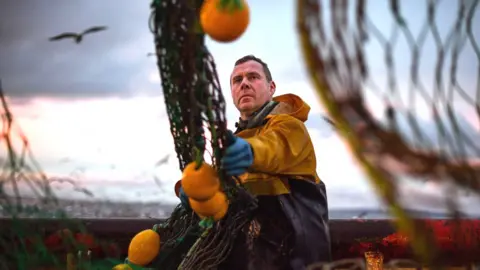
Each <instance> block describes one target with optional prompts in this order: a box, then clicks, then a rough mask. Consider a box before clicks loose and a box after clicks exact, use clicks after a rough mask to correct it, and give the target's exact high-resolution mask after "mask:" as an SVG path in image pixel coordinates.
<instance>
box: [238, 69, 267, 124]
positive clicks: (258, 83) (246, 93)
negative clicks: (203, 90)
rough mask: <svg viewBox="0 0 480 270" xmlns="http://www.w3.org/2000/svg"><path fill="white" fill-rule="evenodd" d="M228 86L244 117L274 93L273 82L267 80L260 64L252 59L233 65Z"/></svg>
mask: <svg viewBox="0 0 480 270" xmlns="http://www.w3.org/2000/svg"><path fill="white" fill-rule="evenodd" d="M230 87H231V91H232V98H233V102H234V104H235V107H237V109H238V110H239V111H240V115H241V117H242V118H244V119H245V118H247V117H248V116H250V115H251V114H252V113H253V112H255V111H256V110H258V109H259V108H260V107H261V106H262V105H263V104H265V102H267V101H269V100H270V99H271V97H272V96H273V94H274V93H275V83H274V82H273V81H271V82H268V81H267V78H266V77H265V72H264V71H263V66H262V64H260V63H258V62H257V61H253V60H251V61H247V62H245V63H242V64H239V65H237V66H235V68H234V69H233V72H232V75H231V76H230Z"/></svg>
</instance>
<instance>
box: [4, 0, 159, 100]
mask: <svg viewBox="0 0 480 270" xmlns="http://www.w3.org/2000/svg"><path fill="white" fill-rule="evenodd" d="M149 4H150V2H149V1H144V0H136V1H129V0H119V1H113V0H107V1H95V0H84V1H73V2H71V1H61V0H42V1H28V2H25V1H6V2H5V3H2V8H1V9H0V78H1V79H2V81H3V86H4V89H5V91H6V92H7V94H8V95H9V96H13V97H19V98H29V97H37V96H46V97H64V98H68V97H73V98H75V97H80V98H86V97H101V96H128V95H132V94H135V92H136V91H137V89H139V90H140V89H142V91H143V93H145V91H147V92H148V91H152V93H153V92H155V91H158V92H160V90H159V85H158V83H149V82H148V72H149V71H151V70H154V68H155V59H154V58H153V57H149V58H147V57H146V54H147V52H151V51H152V50H153V48H154V45H153V36H152V34H151V33H150V31H149V29H148V23H147V21H148V16H149V12H150V9H149ZM94 25H105V26H107V27H108V28H109V29H108V30H107V31H104V32H98V33H94V34H91V35H87V36H85V38H84V40H83V41H82V43H81V44H80V45H77V44H75V43H74V42H73V40H61V41H56V42H50V41H48V38H49V37H51V36H54V35H57V34H60V33H62V32H81V31H83V30H84V29H86V28H89V27H91V26H94Z"/></svg>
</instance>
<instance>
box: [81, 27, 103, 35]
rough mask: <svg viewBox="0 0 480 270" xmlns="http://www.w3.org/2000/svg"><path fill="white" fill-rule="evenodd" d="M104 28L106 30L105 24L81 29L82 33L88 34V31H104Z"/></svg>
mask: <svg viewBox="0 0 480 270" xmlns="http://www.w3.org/2000/svg"><path fill="white" fill-rule="evenodd" d="M104 30H107V27H106V26H94V27H90V28H88V29H87V30H85V31H83V35H85V34H88V33H95V32H100V31H104Z"/></svg>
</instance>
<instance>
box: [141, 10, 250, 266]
mask: <svg viewBox="0 0 480 270" xmlns="http://www.w3.org/2000/svg"><path fill="white" fill-rule="evenodd" d="M202 3H203V1H190V2H188V1H173V0H172V1H154V2H153V4H152V15H151V18H150V29H151V31H152V33H153V34H154V37H155V46H156V53H157V64H158V69H159V72H160V77H161V80H162V89H163V94H164V97H165V103H166V108H167V113H168V118H169V120H170V125H171V132H172V135H173V138H174V142H175V150H176V152H177V156H178V159H179V162H180V169H181V170H183V169H184V168H185V166H186V165H187V164H188V163H190V162H193V161H196V162H197V163H198V162H202V160H203V157H204V155H205V149H206V146H207V145H209V146H210V148H211V149H213V153H211V158H212V160H211V164H212V165H213V166H214V167H216V168H217V169H218V167H219V166H218V165H219V163H218V162H219V160H220V159H221V157H222V149H223V148H224V146H225V145H226V131H227V127H226V118H225V101H224V98H223V95H222V91H221V87H220V83H219V80H218V75H217V72H216V69H215V63H214V60H213V57H212V56H211V54H210V53H209V51H208V49H207V48H206V46H205V43H204V34H203V32H202V31H201V30H200V27H199V25H198V24H199V23H198V12H199V8H200V6H201V5H202ZM206 134H208V135H209V136H206ZM207 138H209V139H207ZM218 172H219V173H220V175H221V182H222V187H223V190H224V191H226V193H227V195H228V197H229V200H230V207H229V211H228V214H227V216H226V217H225V218H223V219H222V220H221V221H219V222H216V223H215V224H213V225H212V224H210V225H209V226H206V227H204V226H202V223H199V219H198V217H196V215H195V214H194V213H193V212H192V211H191V210H189V209H184V208H183V207H182V206H178V207H177V208H176V209H175V211H174V213H173V214H172V216H171V217H170V218H169V219H168V220H167V221H166V222H165V223H164V224H160V226H159V228H160V230H159V232H160V235H161V239H163V242H164V243H162V250H161V252H160V254H159V259H158V260H156V261H155V262H153V263H152V264H153V265H156V266H157V267H160V265H161V267H162V268H165V267H167V268H166V269H170V268H172V269H177V267H180V268H181V269H215V268H216V267H217V266H218V265H219V264H220V263H221V262H223V261H224V260H225V259H226V257H227V256H228V254H229V252H230V250H231V248H232V245H233V243H234V241H235V238H236V236H237V235H238V233H240V231H241V230H242V229H243V228H245V226H246V224H247V223H248V222H249V221H250V220H251V216H252V210H253V209H254V208H255V200H254V198H253V197H252V196H250V195H249V194H248V193H247V192H246V191H245V190H244V189H242V188H238V186H237V184H236V182H235V180H234V179H232V178H229V177H226V176H225V175H224V174H223V171H221V170H219V169H218ZM179 239H181V240H180V241H179Z"/></svg>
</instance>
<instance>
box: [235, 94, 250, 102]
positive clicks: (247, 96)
mask: <svg viewBox="0 0 480 270" xmlns="http://www.w3.org/2000/svg"><path fill="white" fill-rule="evenodd" d="M244 98H253V96H250V95H244V96H241V97H240V98H239V99H238V101H242V100H243V99H244Z"/></svg>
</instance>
